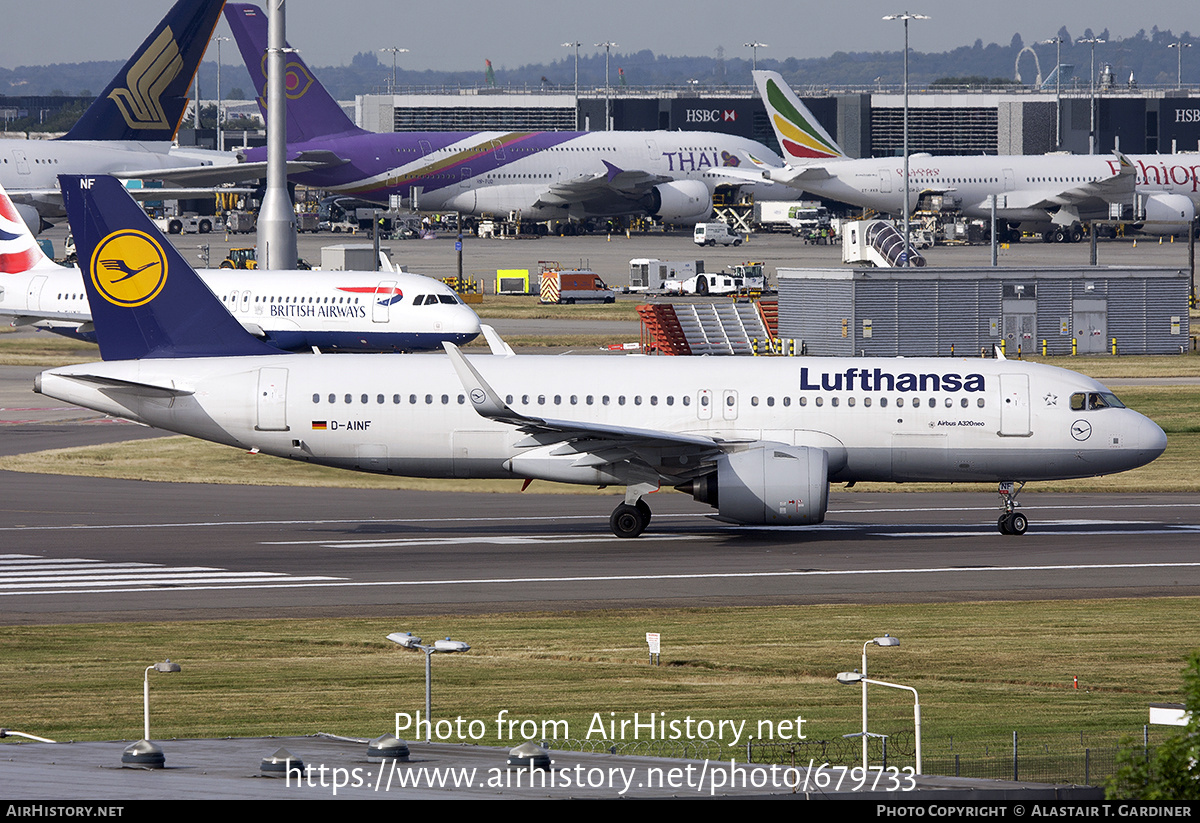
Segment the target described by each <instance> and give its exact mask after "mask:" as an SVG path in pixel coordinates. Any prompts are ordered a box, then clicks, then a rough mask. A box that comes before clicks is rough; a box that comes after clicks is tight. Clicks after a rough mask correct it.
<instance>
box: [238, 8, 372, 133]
mask: <svg viewBox="0 0 1200 823" xmlns="http://www.w3.org/2000/svg"><path fill="white" fill-rule="evenodd" d="M225 20H226V21H227V22H228V23H229V28H230V29H232V30H233V37H234V39H235V40H236V41H237V44H238V49H239V50H240V51H241V52H242V60H244V61H245V63H246V70H247V71H249V72H250V79H251V80H252V81H253V82H254V89H255V91H256V92H257V93H258V107H259V108H260V109H261V110H262V115H263V118H264V119H265V118H266V116H267V14H266V12H264V11H263V10H262V9H260V8H258V7H257V6H252V5H250V4H248V3H229V4H228V5H226V7H225ZM286 83H287V101H288V102H287V141H288V143H289V144H292V143H306V142H308V141H309V140H315V139H317V138H320V137H340V136H345V135H350V134H361V133H363V130H362V129H360V128H358V127H357V126H355V125H354V123H353V122H351V120H350V118H349V117H347V116H346V112H344V111H343V110H342V107H341V106H339V105H338V104H337V101H336V100H334V99H333V98H332V97H331V96H330V95H329V92H327V91H326V90H325V87H324V86H322V85H321V84H320V82H319V81H318V80H317V78H316V77H314V76H313V74H312V72H310V71H309V70H308V66H306V65H305V64H304V61H303V60H301V59H300V55H298V54H296V53H295V52H289V53H288V55H287V80H286Z"/></svg>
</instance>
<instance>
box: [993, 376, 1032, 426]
mask: <svg viewBox="0 0 1200 823" xmlns="http://www.w3.org/2000/svg"><path fill="white" fill-rule="evenodd" d="M1000 434H1001V436H1004V437H1028V436H1029V435H1031V434H1033V430H1032V429H1030V427H1029V375H1027V374H1002V375H1000Z"/></svg>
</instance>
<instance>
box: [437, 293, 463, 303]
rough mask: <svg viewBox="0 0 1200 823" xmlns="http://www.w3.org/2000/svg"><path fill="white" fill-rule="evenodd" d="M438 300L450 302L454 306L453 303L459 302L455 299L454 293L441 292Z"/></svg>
mask: <svg viewBox="0 0 1200 823" xmlns="http://www.w3.org/2000/svg"><path fill="white" fill-rule="evenodd" d="M438 302H439V303H446V304H448V305H451V306H453V305H455V304H456V303H458V301H457V300H455V299H454V295H452V294H439V295H438Z"/></svg>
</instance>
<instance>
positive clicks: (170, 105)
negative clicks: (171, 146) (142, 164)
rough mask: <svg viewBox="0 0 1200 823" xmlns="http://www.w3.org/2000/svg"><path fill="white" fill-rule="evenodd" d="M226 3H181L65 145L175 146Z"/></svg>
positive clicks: (197, 0)
mask: <svg viewBox="0 0 1200 823" xmlns="http://www.w3.org/2000/svg"><path fill="white" fill-rule="evenodd" d="M224 5H225V2H224V0H178V2H177V3H176V4H175V5H174V6H172V7H171V10H170V11H169V12H168V13H167V16H166V17H164V18H163V19H162V22H161V23H159V24H158V26H156V27H155V29H154V31H152V32H151V33H150V36H149V37H147V38H146V40H145V42H144V43H142V45H141V47H140V48H139V49H138V50H137V51H135V52H134V53H133V56H132V57H130V58H129V62H127V63H126V64H125V66H124V67H123V68H122V69H121V71H120V72H118V73H117V76H116V77H114V78H113V81H112V82H111V83H109V84H108V88H106V89H105V90H104V91H103V92H102V93H101V94H100V96H99V97H97V98H96V102H94V103H93V104H92V105H91V106H90V107H89V108H88V110H87V111H85V112H84V113H83V117H80V118H79V121H78V122H77V123H76V124H75V125H74V126H73V127H72V128H71V130H70V131H69V132H67V133H66V135H65V136H64V137H63V139H64V140H130V141H134V140H136V141H145V142H162V141H170V140H173V139H174V138H175V131H176V130H177V129H178V128H179V121H180V120H181V119H182V118H183V112H184V109H186V108H187V103H188V90H189V89H190V88H191V85H192V78H193V77H195V76H196V70H197V69H198V68H200V61H201V60H202V59H203V58H204V50H205V49H206V48H208V41H209V38H211V37H212V33H213V30H214V29H215V28H216V27H217V18H218V17H220V16H221V8H222V6H224Z"/></svg>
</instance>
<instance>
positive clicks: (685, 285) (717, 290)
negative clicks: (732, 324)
mask: <svg viewBox="0 0 1200 823" xmlns="http://www.w3.org/2000/svg"><path fill="white" fill-rule="evenodd" d="M765 288H766V276H765V275H764V274H763V264H762V263H740V264H738V265H736V266H730V270H729V271H722V272H714V273H711V274H710V273H700V274H697V275H696V276H695V277H689V278H688V279H687V280H676V281H668V282H667V283H666V285H665V290H666V292H667V294H698V295H702V296H703V295H709V294H716V295H724V294H741V293H743V292H750V291H757V292H762V291H763V290H764V289H765Z"/></svg>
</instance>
